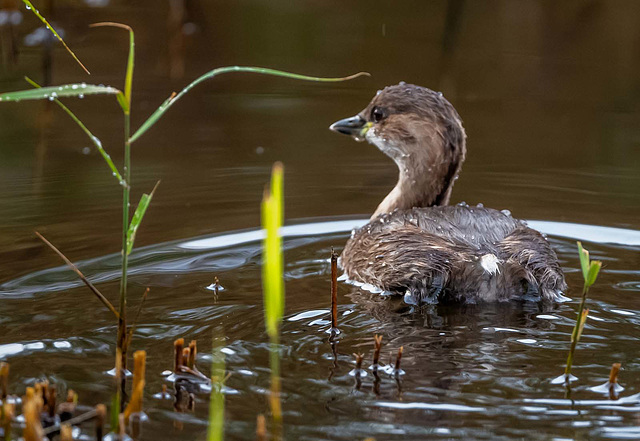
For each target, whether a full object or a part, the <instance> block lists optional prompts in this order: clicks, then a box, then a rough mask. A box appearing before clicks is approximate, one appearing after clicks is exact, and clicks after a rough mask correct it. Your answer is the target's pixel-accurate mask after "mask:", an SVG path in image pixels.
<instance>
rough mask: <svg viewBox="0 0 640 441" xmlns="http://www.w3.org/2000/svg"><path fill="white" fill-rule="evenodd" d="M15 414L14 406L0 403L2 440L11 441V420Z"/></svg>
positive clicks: (4, 402)
mask: <svg viewBox="0 0 640 441" xmlns="http://www.w3.org/2000/svg"><path fill="white" fill-rule="evenodd" d="M15 412H16V406H15V404H13V403H7V402H6V401H3V403H2V421H0V424H1V426H2V429H3V430H4V439H5V440H10V439H11V422H12V421H13V418H14V417H15Z"/></svg>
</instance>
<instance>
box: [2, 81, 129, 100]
mask: <svg viewBox="0 0 640 441" xmlns="http://www.w3.org/2000/svg"><path fill="white" fill-rule="evenodd" d="M121 93H122V92H120V91H119V90H118V89H116V88H115V87H111V86H96V85H93V84H86V83H79V84H64V85H62V86H50V87H41V88H39V89H29V90H20V91H17V92H6V93H2V94H0V101H6V102H9V101H22V100H46V99H48V100H51V101H53V100H55V99H56V98H66V97H78V98H82V97H84V96H85V95H105V94H106V95H118V94H121Z"/></svg>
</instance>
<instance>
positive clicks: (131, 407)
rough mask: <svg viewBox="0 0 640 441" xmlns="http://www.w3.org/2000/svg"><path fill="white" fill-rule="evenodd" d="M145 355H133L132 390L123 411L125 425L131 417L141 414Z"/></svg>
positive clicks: (139, 352)
mask: <svg viewBox="0 0 640 441" xmlns="http://www.w3.org/2000/svg"><path fill="white" fill-rule="evenodd" d="M146 360H147V353H146V352H145V351H136V352H135V353H134V354H133V366H134V368H133V389H132V393H131V400H130V401H129V404H128V405H127V408H126V409H125V411H124V419H125V423H126V424H128V423H129V419H130V418H131V415H133V414H138V413H140V412H142V400H143V398H144V385H145V370H146Z"/></svg>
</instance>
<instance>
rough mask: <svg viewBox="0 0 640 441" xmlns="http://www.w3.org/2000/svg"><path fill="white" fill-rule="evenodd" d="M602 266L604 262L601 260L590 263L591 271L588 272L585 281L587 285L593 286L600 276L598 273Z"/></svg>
mask: <svg viewBox="0 0 640 441" xmlns="http://www.w3.org/2000/svg"><path fill="white" fill-rule="evenodd" d="M601 267H602V262H600V261H599V260H592V261H591V262H590V263H589V273H588V274H587V278H586V280H585V282H586V283H587V286H589V287H591V285H593V284H594V283H596V279H597V278H598V273H599V272H600V268H601Z"/></svg>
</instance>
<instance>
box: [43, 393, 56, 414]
mask: <svg viewBox="0 0 640 441" xmlns="http://www.w3.org/2000/svg"><path fill="white" fill-rule="evenodd" d="M45 392H46V393H47V401H46V410H47V411H48V413H49V416H50V417H51V418H53V417H55V416H56V387H55V386H53V385H51V386H49V387H48V388H46V389H45Z"/></svg>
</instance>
